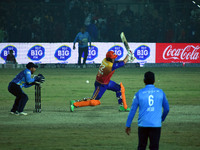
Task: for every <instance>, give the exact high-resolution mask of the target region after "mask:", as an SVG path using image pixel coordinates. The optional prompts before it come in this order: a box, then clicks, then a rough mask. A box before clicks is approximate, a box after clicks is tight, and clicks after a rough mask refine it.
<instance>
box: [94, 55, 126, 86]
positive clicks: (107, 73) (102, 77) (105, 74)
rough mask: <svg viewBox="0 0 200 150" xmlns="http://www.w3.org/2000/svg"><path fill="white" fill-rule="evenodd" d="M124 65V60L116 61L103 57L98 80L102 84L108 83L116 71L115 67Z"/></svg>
mask: <svg viewBox="0 0 200 150" xmlns="http://www.w3.org/2000/svg"><path fill="white" fill-rule="evenodd" d="M122 66H124V62H123V61H120V62H117V61H115V62H114V63H112V62H110V61H107V60H106V58H104V59H103V61H102V63H101V66H100V67H99V71H98V73H97V76H96V81H97V82H99V83H101V84H108V83H109V81H110V78H111V77H112V75H113V74H114V72H115V69H117V68H119V67H122Z"/></svg>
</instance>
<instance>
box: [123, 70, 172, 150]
mask: <svg viewBox="0 0 200 150" xmlns="http://www.w3.org/2000/svg"><path fill="white" fill-rule="evenodd" d="M154 82H155V76H154V73H153V72H150V71H149V72H146V73H145V74H144V83H145V85H146V86H145V88H143V89H140V90H139V91H138V92H137V93H136V94H135V96H134V98H133V103H132V106H131V110H130V112H129V115H128V119H127V122H126V130H125V131H126V133H127V134H128V135H129V134H130V131H131V123H132V120H133V118H134V116H135V113H136V110H137V108H138V107H139V116H138V137H139V144H138V150H145V149H146V145H147V141H148V138H149V139H150V145H149V148H150V149H151V150H158V149H159V140H160V133H161V125H162V122H163V121H164V120H165V118H166V116H167V114H168V112H169V104H168V100H167V98H166V95H165V93H164V92H163V90H161V89H159V88H156V87H155V86H154V85H153V84H154ZM162 109H163V110H162Z"/></svg>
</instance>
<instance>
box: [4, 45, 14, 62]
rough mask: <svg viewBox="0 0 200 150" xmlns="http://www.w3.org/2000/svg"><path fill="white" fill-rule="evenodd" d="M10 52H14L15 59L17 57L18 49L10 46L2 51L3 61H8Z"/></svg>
mask: <svg viewBox="0 0 200 150" xmlns="http://www.w3.org/2000/svg"><path fill="white" fill-rule="evenodd" d="M10 50H13V55H14V56H15V58H16V57H17V48H16V47H15V46H13V45H8V46H6V47H5V48H4V49H3V50H2V51H1V58H2V59H3V60H5V61H6V58H7V56H8V54H9V51H10Z"/></svg>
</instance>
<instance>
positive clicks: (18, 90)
mask: <svg viewBox="0 0 200 150" xmlns="http://www.w3.org/2000/svg"><path fill="white" fill-rule="evenodd" d="M36 68H38V66H37V65H35V64H34V63H32V62H29V63H28V64H27V65H26V69H25V70H23V71H21V72H20V73H19V74H18V75H16V77H15V78H14V79H13V80H12V81H11V82H10V83H9V85H8V91H9V92H10V93H11V94H13V95H14V96H16V98H15V102H14V105H13V107H12V109H11V112H10V113H11V114H15V115H27V113H25V112H23V110H24V107H25V105H26V103H27V101H28V96H27V95H26V94H25V93H24V91H23V90H22V87H25V88H28V87H31V86H32V85H34V83H35V81H38V82H41V79H40V78H39V77H38V76H36V77H35V78H31V74H33V73H34V72H35V71H36Z"/></svg>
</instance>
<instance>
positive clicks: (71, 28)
mask: <svg viewBox="0 0 200 150" xmlns="http://www.w3.org/2000/svg"><path fill="white" fill-rule="evenodd" d="M0 13H1V14H3V15H0V41H1V42H72V41H73V40H74V38H75V36H76V34H77V33H78V32H79V31H80V27H81V26H82V25H83V24H84V25H85V26H86V28H87V31H88V32H89V34H90V35H91V38H92V42H95V41H96V42H118V41H120V38H119V34H120V33H121V32H122V31H123V32H125V35H126V36H127V39H128V41H132V42H187V43H188V42H195V43H196V42H199V41H200V8H198V7H197V6H195V5H193V4H192V2H191V1H187V0H185V1H180V2H179V1H178V2H177V3H174V5H171V4H170V3H169V1H163V2H160V3H159V2H155V1H153V0H152V1H150V0H149V1H148V2H146V1H145V0H143V1H142V2H138V1H136V3H134V2H132V3H108V1H104V0H21V1H20V2H18V1H17V0H1V2H0Z"/></svg>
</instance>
